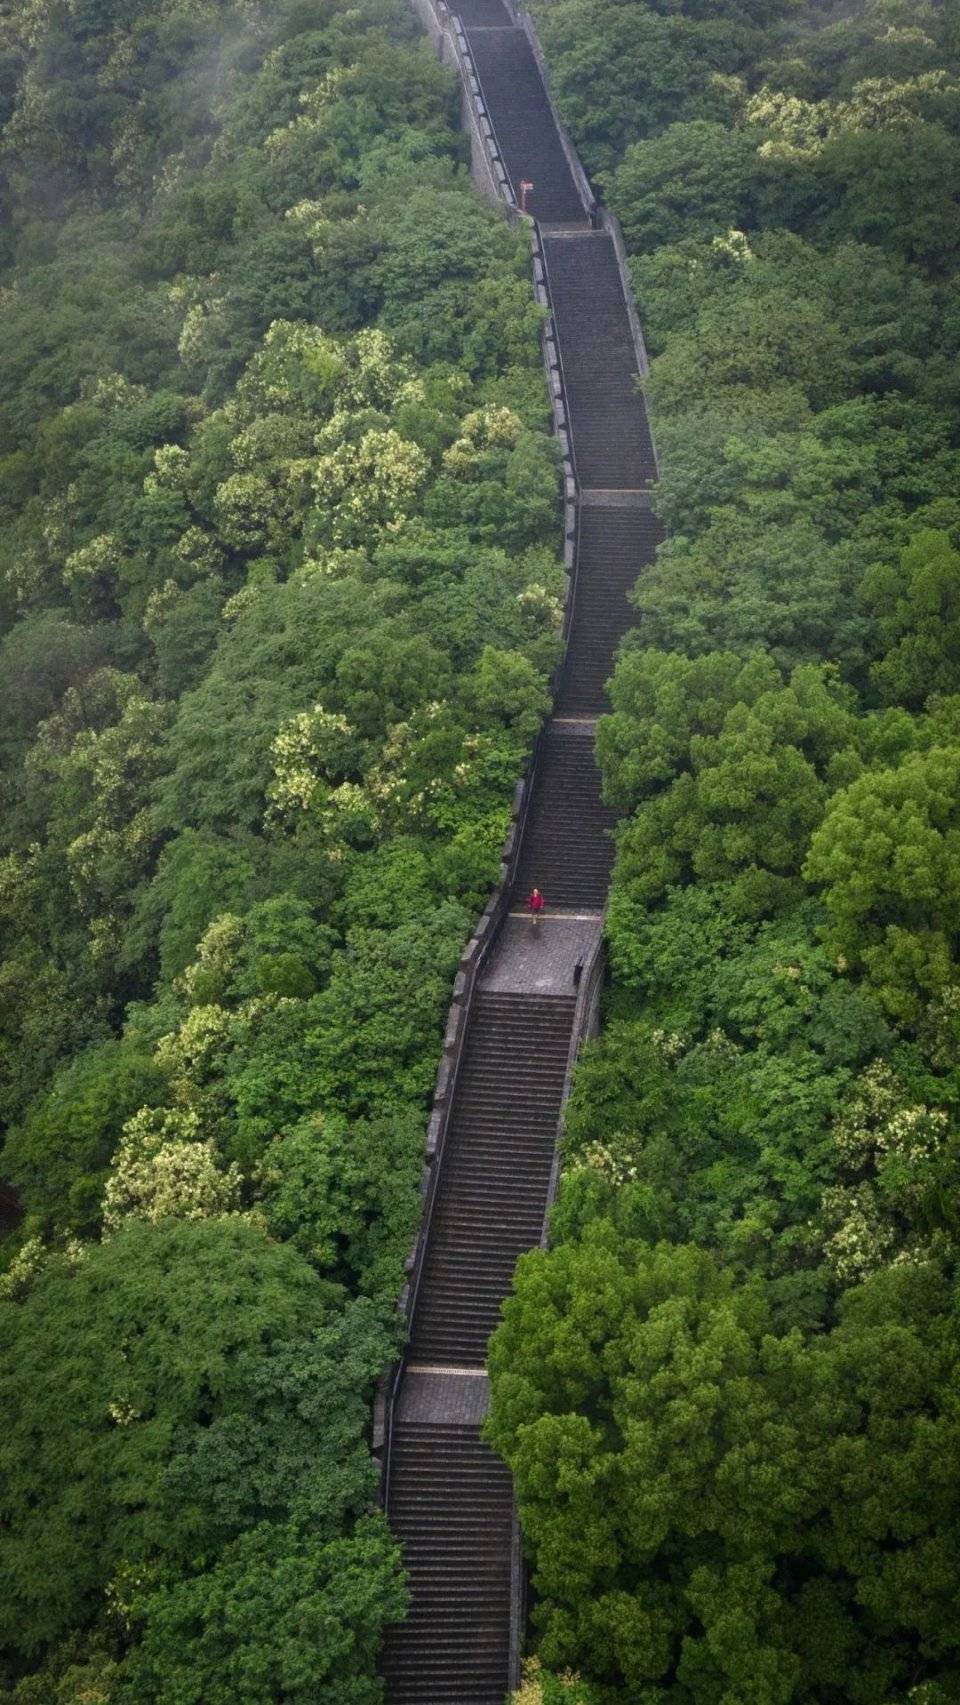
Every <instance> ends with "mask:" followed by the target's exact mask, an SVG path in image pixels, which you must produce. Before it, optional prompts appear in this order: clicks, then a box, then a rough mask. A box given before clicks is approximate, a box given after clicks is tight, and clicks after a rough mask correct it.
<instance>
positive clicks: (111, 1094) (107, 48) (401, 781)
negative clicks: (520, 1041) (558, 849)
mask: <svg viewBox="0 0 960 1705" xmlns="http://www.w3.org/2000/svg"><path fill="white" fill-rule="evenodd" d="M0 30H2V36H0V43H2V61H0V63H2V97H0V99H2V109H3V110H2V119H3V125H4V128H3V141H2V165H3V172H4V189H3V196H4V209H5V214H6V219H5V225H6V229H7V232H8V243H7V248H6V250H5V252H4V254H3V257H2V261H3V267H4V275H3V288H2V299H0V312H2V316H3V337H2V340H0V397H2V402H0V440H2V442H0V456H2V463H0V504H2V508H0V633H2V640H0V647H2V660H0V724H2V772H0V839H2V850H0V931H2V939H0V948H2V964H0V1116H2V1120H3V1127H4V1146H3V1152H2V1156H0V1177H2V1178H3V1179H4V1180H6V1181H7V1183H8V1184H9V1185H11V1186H14V1187H15V1189H16V1191H17V1192H18V1194H19V1200H20V1203H21V1206H22V1210H23V1213H22V1219H21V1220H20V1221H19V1223H16V1224H14V1223H12V1220H13V1216H10V1219H11V1223H10V1224H9V1227H8V1230H7V1233H6V1236H5V1238H4V1241H3V1244H2V1251H0V1254H2V1261H0V1266H2V1273H0V1293H2V1295H0V1406H2V1412H3V1416H4V1425H3V1429H2V1432H0V1486H2V1491H0V1622H2V1630H0V1645H2V1648H3V1657H2V1668H0V1690H2V1691H5V1692H6V1693H8V1694H11V1695H12V1697H13V1698H14V1699H15V1700H16V1701H17V1702H18V1705H71V1702H73V1705H77V1702H79V1701H81V1700H82V1701H84V1702H85V1705H105V1702H107V1701H109V1702H111V1705H114V1702H121V1701H123V1702H127V1701H129V1702H132V1701H147V1700H149V1701H153V1702H157V1705H188V1702H190V1701H194V1702H197V1705H238V1702H242V1701H250V1702H258V1705H262V1702H263V1701H265V1700H273V1699H284V1700H287V1701H290V1702H293V1705H296V1702H297V1701H301V1702H303V1705H306V1702H308V1701H309V1702H315V1701H318V1700H325V1701H329V1702H330V1705H348V1702H349V1705H365V1702H367V1701H370V1702H373V1701H375V1700H377V1699H379V1698H380V1697H381V1685H380V1683H379V1682H378V1681H377V1680H376V1678H375V1673H374V1671H375V1663H376V1657H377V1652H378V1647H379V1641H380V1633H381V1629H382V1626H383V1624H384V1622H385V1620H389V1619H392V1618H396V1617H397V1616H398V1615H399V1614H400V1613H401V1612H402V1609H403V1605H404V1589H403V1584H402V1578H401V1576H400V1572H399V1568H398V1556H397V1551H396V1547H395V1545H394V1543H393V1541H392V1540H391V1537H390V1535H389V1532H388V1530H387V1528H386V1524H385V1522H384V1521H383V1518H382V1517H381V1516H380V1515H379V1514H376V1513H372V1512H373V1510H374V1507H375V1500H376V1477H375V1474H374V1472H373V1468H372V1466H371V1463H370V1458H369V1437H368V1435H369V1404H370V1396H371V1390H372V1384H373V1381H374V1379H375V1378H376V1376H377V1374H378V1373H379V1371H380V1369H381V1368H382V1367H383V1365H384V1363H385V1361H386V1360H388V1359H389V1357H390V1356H391V1355H392V1354H393V1353H394V1351H395V1348H396V1344H395V1334H396V1312H395V1304H396V1298H397V1295H398V1293H399V1290H400V1287H401V1284H402V1279H403V1271H402V1264H403V1260H404V1257H405V1256H406V1254H407V1251H408V1249H409V1246H410V1240H411V1235H412V1232H413V1229H414V1227H415V1224H416V1219H417V1214H418V1206H419V1195H418V1186H419V1179H420V1170H421V1160H422V1153H423V1137H424V1108H425V1105H426V1102H427V1098H428V1095H429V1091H430V1088H431V1085H432V1081H433V1077H434V1073H435V1070H436V1062H437V1057H438V1054H439V1048H440V1039H441V1033H442V1027H443V1021H444V1015H445V1011H446V1006H447V1001H448V998H449V987H450V981H451V977H452V974H453V969H454V967H455V964H456V960H457V955H458V952H459V950H460V947H461V945H462V943H463V941H464V939H465V937H466V935H467V934H468V933H469V928H470V925H471V922H472V920H473V918H474V917H475V915H476V913H477V911H478V909H479V908H480V907H481V906H482V904H483V902H484V899H485V897H486V893H487V891H488V889H489V886H490V884H491V881H492V880H493V878H494V877H495V875H496V872H497V868H498V857H499V847H500V843H501V840H502V837H503V834H504V830H505V827H506V823H507V820H508V816H509V804H510V797H511V794H512V790H513V787H514V783H515V780H516V778H517V776H518V774H519V773H520V772H521V770H522V768H523V765H524V762H525V755H526V752H527V749H528V746H529V742H530V740H531V737H532V734H533V732H534V731H535V729H536V727H537V726H538V724H539V721H540V719H541V716H542V714H543V711H544V709H545V707H546V704H547V697H546V681H547V679H548V677H549V674H550V671H551V669H552V667H553V665H554V663H555V661H556V657H557V647H558V629H559V621H560V605H559V601H558V594H559V591H560V587H561V570H560V566H559V563H558V556H557V540H558V513H559V511H558V478H557V467H556V459H555V455H554V449H553V445H552V444H551V442H550V440H549V438H548V437H547V434H546V425H547V416H546V406H545V400H544V394H543V378H542V370H541V366H540V355H539V346H538V328H539V310H538V309H537V308H536V307H535V306H534V304H533V302H532V298H531V290H530V280H529V252H528V248H527V246H526V244H525V243H524V242H523V241H522V240H521V239H520V238H519V237H517V236H515V235H514V234H513V233H511V232H510V231H509V230H508V229H507V227H506V226H505V225H504V224H503V223H502V222H501V221H500V220H499V219H498V218H497V217H496V216H495V215H494V214H493V213H492V212H491V211H490V210H488V209H487V208H485V206H484V205H483V204H482V203H481V202H480V201H479V200H478V199H477V198H476V196H475V194H474V192H473V190H472V189H471V187H470V185H469V180H468V178H467V175H466V171H465V155H464V150H463V142H462V138H461V137H460V135H459V133H458V130H457V123H456V121H457V110H458V103H457V91H456V87H455V84H454V81H453V79H452V77H451V76H450V75H449V74H448V73H447V72H445V71H443V70H441V69H440V68H439V67H438V65H437V63H436V61H435V59H434V57H433V55H432V53H431V52H430V51H429V49H428V47H427V45H426V44H425V42H423V41H422V40H421V39H420V38H419V36H418V34H417V31H416V29H415V26H414V23H413V20H412V16H411V14H410V13H409V11H408V9H407V8H406V7H404V6H403V5H402V4H400V3H399V0H360V3H359V4H351V5H349V6H347V5H345V4H340V3H339V0H310V3H309V4H306V3H302V0H270V4H269V5H267V4H262V5H261V4H259V3H258V0H243V3H238V4H233V3H231V0H200V3H194V0H189V3H188V0H161V3H159V4H158V3H157V0H151V3H149V4H148V3H147V0H35V3H34V0H31V4H29V5H25V6H22V7H17V8H14V9H13V10H12V11H11V12H8V14H7V18H6V21H5V22H4V23H3V24H2V25H0Z"/></svg>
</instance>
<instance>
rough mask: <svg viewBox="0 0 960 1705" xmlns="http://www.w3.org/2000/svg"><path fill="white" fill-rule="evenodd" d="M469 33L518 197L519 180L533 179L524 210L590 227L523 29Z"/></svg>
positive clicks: (554, 220) (546, 218) (549, 221)
mask: <svg viewBox="0 0 960 1705" xmlns="http://www.w3.org/2000/svg"><path fill="white" fill-rule="evenodd" d="M467 39H468V41H469V43H470V51H471V53H472V54H473V63H474V66H475V68H476V73H477V78H478V81H479V83H480V87H481V89H482V91H483V98H484V102H485V105H486V108H487V112H488V113H489V114H490V117H491V120H492V123H493V128H494V130H495V132H496V137H497V142H498V144H499V146H500V154H501V157H502V159H503V163H504V165H505V166H506V169H507V173H508V175H509V177H510V181H511V183H512V185H513V193H514V195H515V196H516V197H517V200H518V201H519V200H520V183H521V180H522V179H523V178H526V179H527V181H528V182H529V183H532V184H533V189H532V191H531V192H530V195H529V196H528V198H527V211H528V212H529V213H532V214H533V216H534V218H535V219H539V220H540V221H542V222H543V223H547V224H554V223H556V224H561V225H566V224H577V223H580V224H583V225H584V227H585V228H588V222H587V215H586V210H585V208H584V205H583V202H582V201H581V199H580V194H579V191H578V190H577V186H576V184H575V183H574V180H573V173H572V172H571V170H570V165H569V162H568V160H567V156H566V154H565V153H564V151H563V143H562V142H561V140H560V132H559V130H558V129H557V125H556V121H555V119H554V116H553V112H552V110H551V107H550V102H549V101H548V99H547V92H546V90H545V89H544V86H543V80H542V78H541V76H540V70H539V67H538V65H537V62H536V60H535V59H534V57H533V50H532V48H531V46H530V43H529V42H528V40H527V38H526V36H525V35H524V33H523V31H522V30H519V29H515V28H513V29H475V30H474V29H470V28H469V26H467Z"/></svg>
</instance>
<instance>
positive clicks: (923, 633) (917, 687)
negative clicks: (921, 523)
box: [860, 529, 960, 709]
mask: <svg viewBox="0 0 960 1705" xmlns="http://www.w3.org/2000/svg"><path fill="white" fill-rule="evenodd" d="M860 596H861V598H862V600H863V603H864V604H865V605H866V607H867V609H868V610H869V611H870V613H871V615H872V616H873V618H874V622H875V624H876V629H877V638H878V641H879V645H880V647H881V648H882V656H881V657H880V658H879V659H878V661H877V662H876V663H875V664H874V665H873V668H872V670H871V678H872V680H873V682H874V684H875V685H876V687H877V689H878V690H879V692H880V695H881V697H882V699H883V701H884V703H886V704H904V705H908V706H910V707H911V708H912V709H919V708H920V707H921V706H922V705H923V703H924V701H925V700H926V698H927V697H928V695H929V694H930V693H938V692H940V693H950V692H956V691H957V689H958V687H960V678H958V675H957V669H956V664H955V658H956V647H957V642H958V639H960V632H958V623H960V604H958V596H960V553H958V552H957V551H956V550H954V548H953V546H952V544H951V541H950V538H949V535H948V534H946V533H940V532H934V531H933V530H932V529H931V530H926V529H925V530H924V531H922V532H919V533H917V534H916V535H915V537H914V538H913V539H912V540H911V541H910V544H909V545H908V546H907V547H906V549H905V550H904V551H903V552H902V554H901V557H900V562H899V565H898V566H897V567H894V566H892V565H887V564H879V565H877V566H875V567H874V568H872V569H871V570H869V571H868V573H867V574H866V575H865V576H864V580H863V583H862V585H861V588H860Z"/></svg>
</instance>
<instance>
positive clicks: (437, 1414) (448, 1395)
mask: <svg viewBox="0 0 960 1705" xmlns="http://www.w3.org/2000/svg"><path fill="white" fill-rule="evenodd" d="M489 1406H490V1383H489V1381H488V1379H487V1376H486V1374H485V1373H481V1372H479V1371H478V1370H477V1369H475V1368H469V1369H464V1370H463V1371H462V1372H460V1371H458V1370H453V1369H451V1368H418V1367H416V1366H411V1365H410V1364H409V1363H408V1364H407V1367H406V1369H405V1374H404V1380H403V1385H402V1386H401V1388H400V1398H399V1402H398V1404H397V1413H396V1419H397V1420H398V1421H411V1422H416V1421H430V1422H433V1423H436V1422H438V1421H441V1422H445V1423H447V1424H448V1425H449V1426H456V1427H479V1425H480V1423H481V1422H482V1421H485V1420H486V1416H487V1409H488V1408H489Z"/></svg>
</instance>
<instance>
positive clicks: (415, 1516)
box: [383, 1376, 513, 1705]
mask: <svg viewBox="0 0 960 1705" xmlns="http://www.w3.org/2000/svg"><path fill="white" fill-rule="evenodd" d="M413 1377H416V1376H413ZM512 1520H513V1497H512V1487H511V1483H510V1474H509V1470H508V1469H507V1468H506V1467H505V1465H504V1464H503V1463H502V1462H500V1461H498V1459H497V1458H496V1457H495V1456H494V1454H493V1452H492V1451H491V1450H490V1449H489V1448H488V1447H487V1446H486V1445H485V1444H482V1443H481V1440H480V1431H479V1427H478V1426H462V1425H461V1426H456V1425H449V1424H436V1423H434V1424H429V1423H423V1422H419V1423H418V1422H410V1421H403V1420H401V1421H400V1422H398V1424H397V1426H396V1428H395V1430H394V1438H393V1455H392V1467H391V1475H390V1521H391V1524H392V1526H393V1529H394V1532H395V1533H396V1534H397V1537H398V1539H399V1540H400V1544H401V1547H402V1550H403V1557H404V1562H405V1564H406V1567H407V1570H408V1573H409V1576H410V1579H411V1582H412V1585H413V1607H412V1609H411V1612H410V1615H409V1617H408V1618H407V1620H406V1622H403V1623H401V1624H400V1626H399V1627H397V1628H394V1629H392V1630H391V1631H390V1634H389V1636H388V1640H387V1647H386V1652H385V1655H384V1666H383V1667H384V1674H385V1676H386V1680H387V1694H388V1698H389V1699H390V1700H391V1701H393V1700H396V1701H397V1702H398V1705H503V1700H504V1698H505V1697H506V1694H507V1691H508V1688H509V1685H510V1674H509V1663H510V1655H509V1630H510V1541H511V1532H512Z"/></svg>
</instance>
